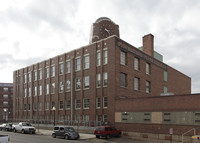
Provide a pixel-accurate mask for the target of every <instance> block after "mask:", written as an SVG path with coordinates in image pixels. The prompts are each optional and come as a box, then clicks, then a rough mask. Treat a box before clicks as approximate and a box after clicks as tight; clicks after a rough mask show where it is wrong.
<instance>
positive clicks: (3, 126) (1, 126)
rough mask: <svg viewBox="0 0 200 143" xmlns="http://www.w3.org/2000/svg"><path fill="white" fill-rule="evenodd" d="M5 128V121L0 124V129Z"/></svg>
mask: <svg viewBox="0 0 200 143" xmlns="http://www.w3.org/2000/svg"><path fill="white" fill-rule="evenodd" d="M5 128H6V123H3V124H1V125H0V131H2V130H5Z"/></svg>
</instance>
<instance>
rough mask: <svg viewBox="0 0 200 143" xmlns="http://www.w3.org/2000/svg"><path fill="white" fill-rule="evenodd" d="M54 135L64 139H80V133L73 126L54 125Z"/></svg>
mask: <svg viewBox="0 0 200 143" xmlns="http://www.w3.org/2000/svg"><path fill="white" fill-rule="evenodd" d="M52 137H53V138H56V137H62V138H64V139H67V140H68V139H79V137H80V136H79V133H78V132H76V131H75V130H74V128H72V127H64V126H56V127H54V130H53V133H52Z"/></svg>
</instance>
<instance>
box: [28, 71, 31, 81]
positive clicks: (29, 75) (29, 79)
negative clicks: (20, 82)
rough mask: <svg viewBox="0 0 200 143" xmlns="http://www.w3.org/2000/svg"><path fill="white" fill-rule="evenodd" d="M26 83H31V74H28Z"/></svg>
mask: <svg viewBox="0 0 200 143" xmlns="http://www.w3.org/2000/svg"><path fill="white" fill-rule="evenodd" d="M28 82H31V73H28Z"/></svg>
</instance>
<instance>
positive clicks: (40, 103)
mask: <svg viewBox="0 0 200 143" xmlns="http://www.w3.org/2000/svg"><path fill="white" fill-rule="evenodd" d="M39 110H42V102H39Z"/></svg>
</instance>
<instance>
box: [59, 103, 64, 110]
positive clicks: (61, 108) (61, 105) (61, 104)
mask: <svg viewBox="0 0 200 143" xmlns="http://www.w3.org/2000/svg"><path fill="white" fill-rule="evenodd" d="M63 107H64V106H63V101H60V102H59V109H60V110H63Z"/></svg>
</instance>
